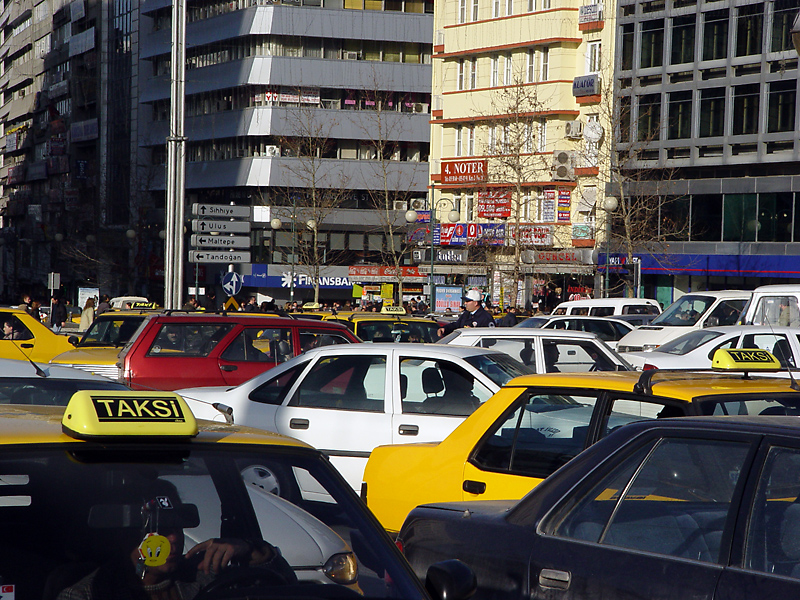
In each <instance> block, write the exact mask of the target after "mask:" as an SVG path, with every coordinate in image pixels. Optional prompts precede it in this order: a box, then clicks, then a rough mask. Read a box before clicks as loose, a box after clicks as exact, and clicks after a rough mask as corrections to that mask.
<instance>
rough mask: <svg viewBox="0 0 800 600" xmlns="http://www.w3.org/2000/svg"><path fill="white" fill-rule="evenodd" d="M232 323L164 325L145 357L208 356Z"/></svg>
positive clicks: (230, 327) (228, 330) (231, 326)
mask: <svg viewBox="0 0 800 600" xmlns="http://www.w3.org/2000/svg"><path fill="white" fill-rule="evenodd" d="M231 329H233V323H164V324H162V325H161V328H160V329H159V331H158V334H157V335H156V338H155V340H153V344H152V345H151V346H150V348H149V349H148V351H147V356H172V357H175V356H208V355H209V354H210V353H211V351H212V350H214V348H216V347H217V344H219V343H220V341H222V339H223V338H224V337H225V336H226V335H227V334H228V332H230V331H231Z"/></svg>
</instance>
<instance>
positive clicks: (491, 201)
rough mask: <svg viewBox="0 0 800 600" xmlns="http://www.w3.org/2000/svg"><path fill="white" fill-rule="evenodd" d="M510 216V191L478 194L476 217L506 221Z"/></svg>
mask: <svg viewBox="0 0 800 600" xmlns="http://www.w3.org/2000/svg"><path fill="white" fill-rule="evenodd" d="M510 216H511V190H494V191H489V192H478V217H480V218H481V219H507V218H508V217H510Z"/></svg>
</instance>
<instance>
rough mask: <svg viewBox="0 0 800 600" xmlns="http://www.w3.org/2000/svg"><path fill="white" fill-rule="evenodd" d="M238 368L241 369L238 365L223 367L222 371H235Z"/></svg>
mask: <svg viewBox="0 0 800 600" xmlns="http://www.w3.org/2000/svg"><path fill="white" fill-rule="evenodd" d="M238 368H239V367H237V366H236V365H222V366H221V367H220V370H222V371H235V370H236V369H238Z"/></svg>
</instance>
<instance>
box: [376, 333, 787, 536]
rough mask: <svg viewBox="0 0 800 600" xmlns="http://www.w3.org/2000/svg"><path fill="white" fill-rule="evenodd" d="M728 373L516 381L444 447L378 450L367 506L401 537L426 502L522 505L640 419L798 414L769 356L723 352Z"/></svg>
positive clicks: (720, 357)
mask: <svg viewBox="0 0 800 600" xmlns="http://www.w3.org/2000/svg"><path fill="white" fill-rule="evenodd" d="M714 366H715V369H716V370H718V371H720V372H709V371H705V372H698V371H696V372H690V371H659V370H649V371H644V372H636V371H628V372H623V371H617V372H602V373H599V372H595V373H549V374H542V375H528V376H523V377H517V378H516V379H512V380H511V381H509V382H508V383H507V384H506V385H504V386H503V387H502V388H501V389H500V391H499V392H497V393H496V394H495V395H494V396H492V397H491V398H490V399H489V400H487V401H486V402H484V403H483V404H482V405H481V406H480V407H479V408H478V409H477V410H476V411H475V412H474V413H473V414H472V415H471V416H469V417H468V418H467V419H466V420H465V421H464V422H463V423H462V424H461V425H460V426H459V427H458V428H457V429H455V430H454V431H453V432H452V433H451V434H450V435H449V436H448V437H447V438H445V440H444V441H442V442H440V443H438V444H433V443H430V444H404V445H392V446H380V447H378V448H376V449H375V450H373V452H372V454H371V455H370V458H369V461H368V462H367V466H366V470H365V472H364V483H363V485H362V492H361V493H362V499H364V500H365V502H366V503H367V505H368V506H369V508H370V509H371V510H372V512H373V513H374V514H375V515H376V516H377V517H378V520H379V521H380V522H381V524H382V525H383V526H384V527H385V528H386V529H387V530H388V531H390V532H397V531H399V530H400V526H401V525H402V524H403V521H404V519H405V518H406V516H407V515H408V513H409V512H410V511H411V510H412V509H413V508H414V507H416V506H418V505H420V504H426V503H430V502H451V501H464V500H500V499H518V498H521V497H522V496H524V495H525V494H527V493H528V492H529V491H530V490H531V489H532V488H533V487H535V486H536V485H537V484H538V483H539V482H541V481H542V480H543V479H544V478H545V477H547V476H548V475H550V474H551V473H553V472H554V471H555V470H556V469H558V468H559V467H561V466H562V465H564V464H565V463H566V462H568V461H569V460H571V459H572V458H573V457H575V456H576V455H578V454H579V453H580V452H581V451H582V450H584V449H585V448H588V447H589V446H591V445H592V444H594V443H595V442H597V441H598V440H600V439H602V438H604V437H605V436H606V435H608V434H609V433H610V432H611V431H613V430H614V429H616V428H618V427H621V426H622V425H625V424H626V423H630V422H633V421H641V420H646V419H658V418H663V417H677V416H684V415H743V414H744V415H761V414H797V415H800V386H798V385H797V384H796V383H795V382H794V380H790V379H784V378H778V377H766V376H761V375H760V374H759V375H760V376H758V377H752V376H751V375H750V373H751V372H761V373H763V372H767V373H768V372H771V371H777V370H779V369H780V363H779V362H778V361H777V359H775V357H774V356H772V355H771V354H770V353H769V352H767V351H765V350H758V349H754V350H747V349H733V350H718V351H717V353H716V354H715V356H714Z"/></svg>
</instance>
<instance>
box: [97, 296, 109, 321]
mask: <svg viewBox="0 0 800 600" xmlns="http://www.w3.org/2000/svg"><path fill="white" fill-rule="evenodd" d="M107 310H111V298H109V297H108V294H102V295H101V296H100V304H98V305H97V310H95V311H94V316H95V317H97V316H100V315H102V314H103V313H104V312H106V311H107Z"/></svg>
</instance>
